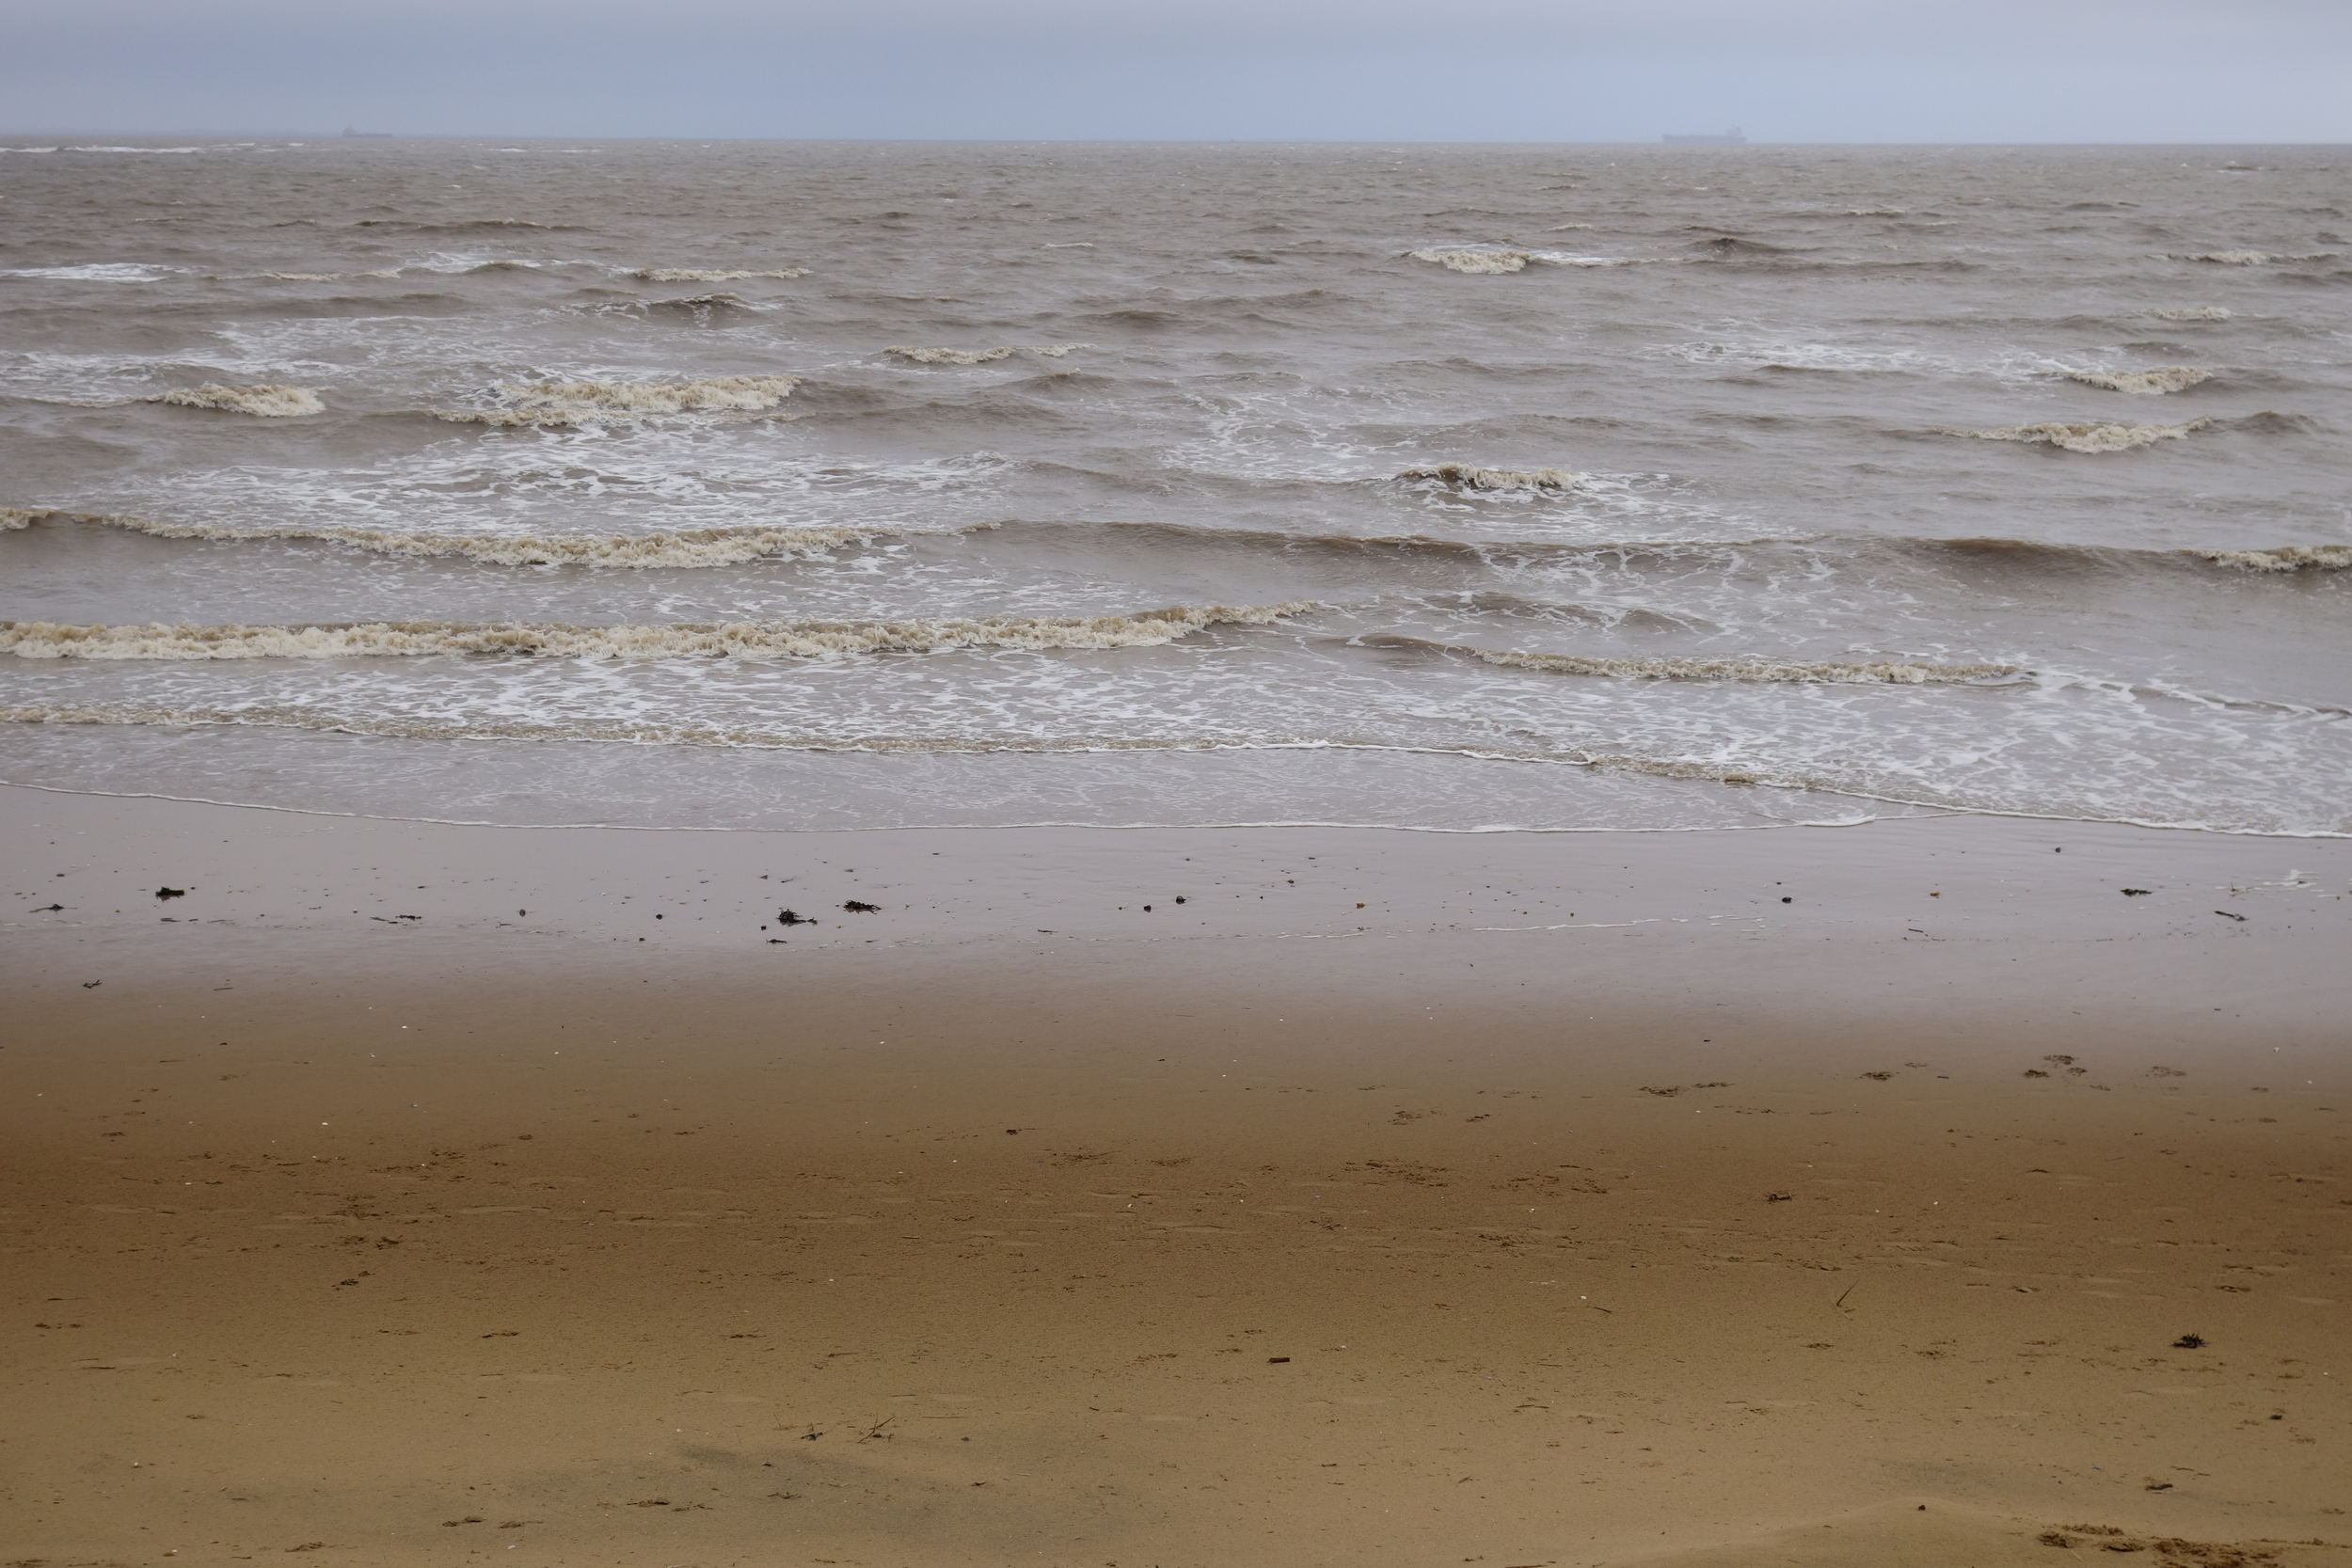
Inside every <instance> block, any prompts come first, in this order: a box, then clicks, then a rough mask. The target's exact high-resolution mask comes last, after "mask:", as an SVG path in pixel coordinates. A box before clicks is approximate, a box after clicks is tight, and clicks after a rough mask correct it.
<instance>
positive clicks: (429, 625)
mask: <svg viewBox="0 0 2352 1568" xmlns="http://www.w3.org/2000/svg"><path fill="white" fill-rule="evenodd" d="M1316 608H1318V607H1317V606H1316V605H1314V604H1313V603H1311V601H1306V600H1298V601H1294V602H1292V603H1288V604H1278V605H1263V606H1254V607H1243V608H1234V607H1232V606H1228V605H1209V606H1202V607H1195V606H1185V605H1177V606H1172V607H1170V608H1168V609H1166V610H1145V611H1143V612H1141V613H1139V614H1136V615H1084V616H1080V615H1062V616H1027V615H992V616H986V617H981V618H977V619H962V618H955V619H942V620H910V621H803V622H790V621H782V622H779V621H764V622H763V621H742V622H735V623H729V624H719V625H689V626H560V625H559V626H470V625H466V624H462V623H456V622H447V621H376V622H370V623H367V624H364V625H357V626H348V625H337V626H161V625H155V626H58V625H56V624H54V623H51V622H47V621H34V622H14V621H10V622H0V654H10V655H13V656H15V657H18V658H39V659H57V658H86V659H167V660H216V659H251V658H300V659H323V658H370V657H432V656H435V655H448V654H487V655H506V656H514V657H534V656H538V655H546V656H548V657H556V658H598V659H604V658H626V659H675V658H728V657H747V658H834V657H843V656H847V655H859V654H884V653H937V652H941V651H944V650H946V649H951V648H1016V649H1028V650H1039V649H1047V648H1141V647H1154V646H1157V645H1158V644H1160V643H1164V642H1172V641H1176V640H1177V639H1178V638H1180V637H1187V636H1190V635H1191V634H1192V633H1194V632H1196V631H1200V630H1202V629H1204V628H1206V627H1208V626H1263V625H1266V624H1268V623H1270V622H1273V621H1278V620H1280V619H1281V618H1283V617H1284V616H1288V615H1296V614H1300V613H1302V612H1304V611H1306V610H1313V609H1316Z"/></svg>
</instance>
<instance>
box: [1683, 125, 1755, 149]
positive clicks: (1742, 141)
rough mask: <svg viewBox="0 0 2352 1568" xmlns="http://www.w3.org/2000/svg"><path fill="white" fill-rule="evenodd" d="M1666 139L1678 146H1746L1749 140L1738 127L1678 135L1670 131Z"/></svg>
mask: <svg viewBox="0 0 2352 1568" xmlns="http://www.w3.org/2000/svg"><path fill="white" fill-rule="evenodd" d="M1664 139H1665V140H1667V141H1670V142H1672V143H1674V144H1675V145H1676V146H1677V147H1744V146H1746V145H1747V140H1748V138H1747V136H1746V135H1744V134H1743V133H1741V132H1740V130H1739V129H1738V128H1737V127H1734V128H1733V129H1731V130H1729V131H1724V132H1722V133H1721V134H1701V135H1688V136H1677V135H1674V134H1673V133H1672V132H1668V133H1667V135H1666V136H1665V138H1664Z"/></svg>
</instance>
